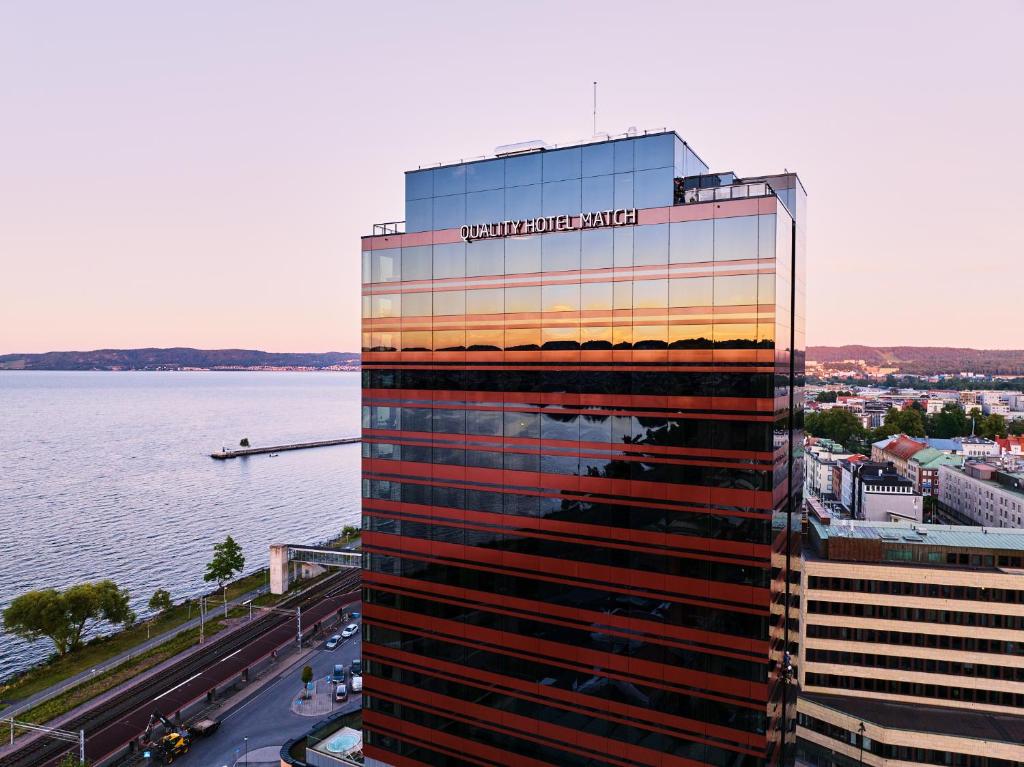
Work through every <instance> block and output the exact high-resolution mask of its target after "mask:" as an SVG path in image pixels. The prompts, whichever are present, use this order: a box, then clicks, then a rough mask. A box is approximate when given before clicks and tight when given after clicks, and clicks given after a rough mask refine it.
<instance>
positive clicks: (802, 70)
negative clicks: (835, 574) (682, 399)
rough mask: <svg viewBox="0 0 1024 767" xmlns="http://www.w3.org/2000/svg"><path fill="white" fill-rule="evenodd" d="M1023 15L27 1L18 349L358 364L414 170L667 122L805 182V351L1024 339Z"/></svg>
mask: <svg viewBox="0 0 1024 767" xmlns="http://www.w3.org/2000/svg"><path fill="white" fill-rule="evenodd" d="M1022 29H1024V3H1022V2H1019V1H1014V0H1008V1H1006V2H999V1H993V2H985V3H980V4H974V3H954V2H900V3H892V2H861V3H857V4H849V3H822V2H775V3H763V2H749V3H748V2H736V1H733V2H729V3H711V2H706V1H705V2H700V3H691V2H680V0H674V1H673V2H663V3H646V2H630V3H622V2H602V1H601V0H588V2H585V3H584V2H581V3H552V2H550V1H548V2H532V1H523V0H521V1H520V2H517V3H502V4H491V3H487V2H481V1H480V0H476V1H474V2H463V3H436V4H435V3H422V2H385V3H354V2H340V0H336V1H335V2H284V1H283V0H279V2H261V1H258V0H237V1H235V2H231V1H229V0H218V2H209V1H208V0H194V1H193V0H179V1H178V2H174V3H140V2H136V1H131V2H128V1H125V2H107V1H105V0H94V2H70V1H68V2H45V1H42V0H40V1H39V2H35V1H33V2H28V1H26V0H23V1H22V2H6V3H3V4H2V5H0V104H2V108H0V110H2V111H0V114H2V118H0V353H7V352H43V351H49V350H55V349H61V350H70V349H94V348H101V347H137V346H196V347H202V348H222V347H244V348H258V349H267V350H272V351H327V350H335V351H354V350H357V349H358V346H359V342H358V331H359V313H358V309H359V301H358V293H359V274H360V272H359V237H360V235H363V234H368V233H370V232H371V231H372V226H373V224H374V223H375V222H381V221H391V220H395V219H401V218H402V217H403V215H404V210H403V205H404V203H403V193H402V188H403V187H402V184H403V175H402V174H403V171H405V170H407V169H410V168H415V167H417V166H418V165H427V164H431V163H436V162H439V161H454V160H458V159H460V158H463V157H465V158H469V157H474V156H479V155H486V154H492V153H493V150H494V147H495V146H497V145H499V144H507V143H511V142H516V141H522V140H527V139H534V138H540V139H544V140H546V141H548V142H549V143H566V142H571V141H574V140H577V139H581V138H584V137H587V136H589V135H590V133H591V132H592V125H591V120H592V116H591V109H592V106H591V82H592V81H593V80H597V81H599V96H598V119H597V122H598V129H599V130H600V131H607V132H610V133H622V132H624V131H625V130H626V129H627V128H628V127H630V126H636V127H638V128H640V129H641V130H643V129H645V128H650V129H657V128H662V127H669V128H674V129H675V130H676V131H677V132H678V133H679V134H680V135H681V136H682V137H683V138H684V139H686V140H687V141H688V142H689V143H690V144H691V145H692V146H693V147H694V149H695V150H696V151H697V152H698V153H699V154H700V155H701V157H702V158H703V159H704V160H705V161H706V162H708V164H709V165H710V166H711V168H712V170H723V171H724V170H734V171H736V172H737V173H739V174H741V175H744V174H756V173H770V172H777V171H782V170H783V169H788V170H796V171H797V172H799V173H800V176H801V178H802V179H803V181H804V184H805V186H806V187H807V190H808V193H809V212H808V270H809V274H808V291H809V293H808V317H807V335H808V342H809V343H811V344H840V343H867V344H878V345H883V344H885V345H889V344H906V345H921V346H924V345H934V346H973V347H978V348H1022V347H1024V332H1022V322H1021V320H1020V316H1021V314H1020V310H1021V301H1022V297H1024V291H1022V288H1024V272H1022V266H1021V265H1022V264H1024V151H1022V148H1021V147H1022V139H1021V137H1022V136H1024V119H1022V118H1024V100H1022V98H1021V92H1022V87H1024V65H1022V64H1021V57H1020V46H1021V39H1020V35H1021V30H1022Z"/></svg>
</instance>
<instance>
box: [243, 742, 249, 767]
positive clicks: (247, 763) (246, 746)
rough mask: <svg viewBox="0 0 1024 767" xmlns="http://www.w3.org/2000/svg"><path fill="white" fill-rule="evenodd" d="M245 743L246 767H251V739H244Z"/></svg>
mask: <svg viewBox="0 0 1024 767" xmlns="http://www.w3.org/2000/svg"><path fill="white" fill-rule="evenodd" d="M242 740H243V741H244V742H245V767H249V739H248V738H242Z"/></svg>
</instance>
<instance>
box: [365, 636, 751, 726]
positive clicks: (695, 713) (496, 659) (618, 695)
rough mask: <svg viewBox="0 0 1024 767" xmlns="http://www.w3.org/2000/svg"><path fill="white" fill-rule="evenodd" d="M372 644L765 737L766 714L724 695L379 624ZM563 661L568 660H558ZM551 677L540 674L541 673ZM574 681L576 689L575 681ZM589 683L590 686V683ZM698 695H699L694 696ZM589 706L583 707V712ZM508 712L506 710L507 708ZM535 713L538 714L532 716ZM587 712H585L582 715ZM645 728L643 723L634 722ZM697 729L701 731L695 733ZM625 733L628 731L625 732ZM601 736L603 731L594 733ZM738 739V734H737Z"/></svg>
mask: <svg viewBox="0 0 1024 767" xmlns="http://www.w3.org/2000/svg"><path fill="white" fill-rule="evenodd" d="M367 635H368V639H367V640H366V641H367V642H369V643H372V644H375V645H378V644H379V645H382V646H387V647H395V644H396V643H398V644H400V646H401V649H402V651H403V652H408V653H411V654H413V655H420V656H425V657H427V658H435V659H439V660H443V661H447V662H450V663H456V664H458V665H460V666H466V667H468V668H471V669H473V668H475V669H478V670H480V671H484V672H489V673H492V674H500V675H501V676H506V677H511V678H512V679H522V680H524V681H529V682H532V683H538V682H541V681H542V680H544V679H550V680H551V681H550V682H548V684H550V685H551V686H552V687H553V688H555V689H567V690H569V691H570V692H576V693H579V694H580V695H581V696H587V697H592V698H594V699H595V700H594V703H593V708H594V709H596V710H598V711H600V710H601V709H602V708H603V706H602V705H601V703H600V701H602V700H605V701H612V702H615V703H620V704H626V705H630V706H633V707H635V708H636V709H638V711H637V715H638V716H642V715H643V713H642V710H643V709H650V710H652V711H655V712H657V713H658V714H661V715H667V716H676V717H680V718H683V719H689V720H693V721H696V722H708V723H711V724H716V725H719V726H723V727H730V728H732V729H734V730H739V731H746V732H753V733H758V734H760V733H763V732H764V723H765V712H764V711H760V710H756V709H753V708H747V707H745V706H742V705H737V702H735V701H729V700H721V698H722V697H725V696H722V695H721V694H720V693H719V694H718V696H717V697H719V700H714V699H713V698H712V697H705V696H704V695H700V694H691V693H689V691H687V690H685V688H681V689H679V690H678V691H670V690H665V689H661V688H660V687H653V686H649V685H645V684H643V682H642V681H641V680H639V679H634V680H618V679H613V678H609V677H608V676H606V675H605V674H604V673H602V671H604V670H603V669H601V668H597V669H595V668H593V667H590V668H589V669H578V670H575V669H566V668H563V667H560V666H555V665H548V664H545V663H544V661H543V658H531V659H529V660H527V659H523V658H517V657H514V656H511V655H506V654H504V653H498V652H489V651H487V650H476V649H474V648H467V647H464V646H462V645H460V644H454V643H451V642H445V641H443V640H440V639H436V638H434V637H421V636H419V635H416V634H411V633H407V632H402V631H396V630H393V629H389V628H383V627H381V626H379V625H372V626H370V627H368V628H367ZM557 660H562V661H564V660H565V659H562V658H560V659H557ZM389 665H391V664H387V663H379V662H376V661H374V663H373V666H371V668H378V667H384V666H389ZM541 671H544V672H546V673H545V674H544V675H538V673H539V672H541ZM380 674H381V676H382V677H383V678H385V679H391V678H393V679H394V681H396V682H399V683H402V684H408V685H415V686H416V688H417V689H421V690H423V691H430V692H436V693H438V694H440V695H448V696H449V697H453V698H457V699H460V700H466V701H469V702H477V703H479V704H480V705H488V706H492V707H496V708H498V709H499V710H504V711H510V710H511V711H514V712H515V713H521V714H522V715H523V716H532V717H537V716H538V714H539V713H540V712H543V711H545V709H546V707H545V706H544V705H543V704H538V702H537V701H531V700H524V699H522V698H519V697H517V696H508V695H503V694H501V693H500V692H494V693H492V694H490V695H488V694H487V693H486V692H485V691H484V690H483V689H482V687H481V686H477V685H474V684H462V683H461V682H451V681H449V680H446V679H445V678H444V676H443V675H437V676H435V675H433V674H429V675H428V674H421V673H420V672H418V671H412V670H410V669H404V668H401V667H399V666H398V665H395V666H394V667H393V671H392V672H391V673H390V674H389V670H388V669H387V668H380ZM574 681H575V685H574V684H573V682H574ZM588 681H589V684H587V682H588ZM695 692H698V693H699V692H700V691H699V690H698V691H695ZM586 705H587V704H585V703H584V704H580V708H584V707H585V706H586ZM506 707H507V708H506ZM531 711H532V712H533V713H531ZM547 713H548V714H549V715H553V716H554V717H555V719H554V722H555V723H557V722H558V720H562V721H567V720H569V721H571V719H572V716H571V712H567V711H565V710H562V709H557V708H556V709H555V710H554V711H549V712H547ZM581 713H582V712H581ZM604 723H605V725H606V726H614V725H613V724H612V723H611V722H607V721H605V722H604ZM635 724H636V725H639V726H642V722H641V721H637V722H635ZM694 729H696V728H694ZM624 732H625V730H624ZM594 734H595V735H600V732H595V733H594ZM737 734H739V733H737Z"/></svg>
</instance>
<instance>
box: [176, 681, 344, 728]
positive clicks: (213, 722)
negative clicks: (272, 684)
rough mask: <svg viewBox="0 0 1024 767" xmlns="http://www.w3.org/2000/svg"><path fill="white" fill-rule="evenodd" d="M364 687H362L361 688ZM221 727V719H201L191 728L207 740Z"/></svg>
mask: <svg viewBox="0 0 1024 767" xmlns="http://www.w3.org/2000/svg"><path fill="white" fill-rule="evenodd" d="M361 687H362V685H360V688H361ZM218 727H220V720H219V719H200V720H199V721H198V722H196V723H195V724H193V725H192V726H190V727H189V729H190V730H191V731H192V734H193V735H196V736H198V737H200V738H205V737H206V736H207V735H213V733H215V732H216V731H217V728H218Z"/></svg>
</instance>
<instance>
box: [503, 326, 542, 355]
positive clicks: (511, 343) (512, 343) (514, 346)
mask: <svg viewBox="0 0 1024 767" xmlns="http://www.w3.org/2000/svg"><path fill="white" fill-rule="evenodd" d="M539 348H540V328H508V329H506V330H505V349H506V350H507V351H531V350H536V349H539Z"/></svg>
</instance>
